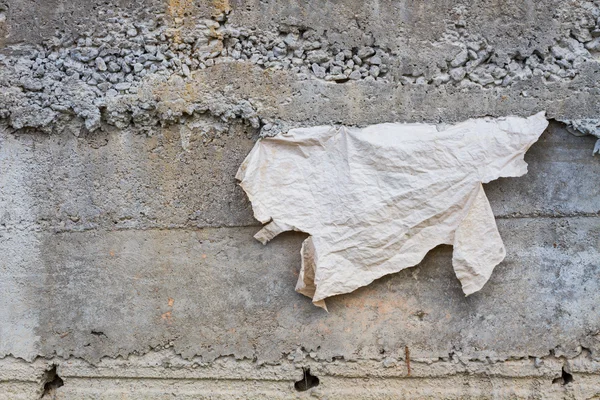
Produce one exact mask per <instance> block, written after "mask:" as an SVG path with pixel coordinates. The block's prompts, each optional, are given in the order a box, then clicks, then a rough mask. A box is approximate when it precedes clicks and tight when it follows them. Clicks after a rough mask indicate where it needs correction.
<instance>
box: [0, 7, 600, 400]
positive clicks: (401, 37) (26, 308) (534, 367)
mask: <svg viewBox="0 0 600 400" xmlns="http://www.w3.org/2000/svg"><path fill="white" fill-rule="evenodd" d="M599 16H600V7H599V6H597V5H595V3H594V2H586V1H575V2H563V1H550V0H544V1H537V2H534V1H525V2H520V1H519V2H517V1H508V0H507V1H484V0H479V1H471V2H460V1H443V0H436V1H434V2H420V1H419V2H417V1H415V2H413V1H396V2H391V1H366V2H363V1H350V0H348V1H344V2H342V1H326V2H322V1H319V2H317V1H297V2H295V1H276V0H269V1H258V0H257V1H242V0H236V1H229V2H228V1H226V0H215V1H212V2H210V1H192V0H170V1H166V0H161V1H158V0H156V1H152V0H144V1H137V2H127V1H102V2H92V1H83V0H80V1H69V2H66V1H59V0H52V1H44V2H41V1H38V2H31V1H24V0H8V1H6V0H4V1H2V0H0V254H1V255H2V257H0V288H1V289H0V304H2V306H1V307H0V398H6V399H15V398H23V399H36V398H40V397H42V396H43V397H44V398H51V397H52V396H54V397H56V398H64V399H82V398H90V399H112V398H143V399H146V398H156V399H159V398H160V399H163V398H172V397H173V396H177V397H178V398H190V399H191V398H194V399H195V398H205V397H206V398H209V397H210V398H266V399H271V398H295V397H301V398H308V397H310V396H315V397H318V398H344V399H346V398H402V397H409V398H415V397H418V398H426V397H430V398H440V397H445V398H469V397H472V398H526V397H527V398H530V397H534V398H592V397H594V396H600V311H599V310H598V304H600V294H599V293H600V279H599V278H600V261H599V260H600V185H598V176H600V158H599V157H598V156H596V157H593V156H592V148H593V146H594V141H595V139H594V138H592V137H575V136H573V135H571V134H569V133H568V132H567V131H566V130H565V128H564V125H562V124H560V123H558V122H552V123H551V125H550V127H549V128H548V130H547V131H546V132H545V133H544V134H543V135H542V137H541V139H540V140H539V142H538V143H536V144H535V145H534V146H533V147H532V148H531V149H530V151H529V152H528V154H527V155H526V161H527V162H528V163H529V173H528V174H527V175H525V176H523V177H521V178H511V179H501V180H498V181H495V182H493V183H490V184H488V185H486V188H485V189H486V192H487V194H488V197H489V199H490V202H491V205H492V208H493V210H494V213H495V215H496V217H497V221H498V227H499V230H500V233H501V235H502V237H503V239H504V242H505V245H506V249H507V257H506V260H505V261H504V262H503V263H502V264H500V265H499V266H498V267H497V268H496V270H495V271H494V274H493V275H492V278H491V280H490V282H489V283H488V284H487V285H486V286H485V287H484V289H483V290H482V291H480V292H478V293H476V294H474V295H472V296H469V297H468V298H465V297H464V296H463V294H462V292H461V289H460V284H459V282H458V280H457V279H456V278H455V277H454V273H453V271H452V266H451V250H452V249H451V247H444V246H442V247H439V248H436V249H435V250H433V251H432V252H430V254H429V255H428V256H427V258H426V259H425V260H424V261H423V263H422V264H421V265H419V266H418V267H415V268H412V269H409V270H405V271H403V272H401V273H398V274H394V275H391V276H388V277H385V278H383V279H380V280H378V281H376V282H375V283H373V284H371V285H369V286H368V287H365V288H362V289H360V290H358V291H356V292H354V293H351V294H349V295H344V296H338V297H336V298H334V299H332V300H331V301H328V307H329V313H326V312H324V311H323V310H321V309H318V308H316V307H314V306H313V305H312V304H311V303H310V300H309V299H308V298H305V297H303V296H301V295H299V294H297V293H295V292H294V291H293V287H294V284H295V281H296V279H297V274H298V269H299V262H300V255H299V250H300V244H301V242H302V240H303V239H304V238H305V235H303V234H299V233H296V234H292V233H290V234H285V235H282V236H281V237H279V238H277V239H275V240H274V241H272V242H271V243H269V244H268V245H267V246H262V245H261V244H259V243H258V242H257V241H255V240H254V239H253V238H252V235H253V234H254V233H255V232H256V231H257V230H258V229H259V224H258V223H257V222H256V221H255V220H254V219H253V217H252V210H251V207H250V204H249V203H248V201H247V199H246V197H245V195H244V193H243V192H242V190H241V189H240V188H239V187H238V186H237V184H236V181H235V179H234V175H235V172H236V170H237V168H238V166H239V165H240V163H241V162H242V160H243V158H244V157H245V156H246V154H247V153H248V152H249V150H250V149H251V148H252V146H253V144H254V142H255V140H256V139H257V138H258V137H259V135H261V134H263V135H265V134H273V133H276V132H278V131H280V130H282V129H286V128H288V127H291V126H309V125H316V124H324V123H343V124H349V125H365V124H369V123H375V122H387V121H408V122H420V121H427V122H454V121H459V120H462V119H466V118H470V117H482V116H488V115H489V116H502V115H509V114H515V115H523V116H525V115H530V114H532V113H534V112H537V111H541V110H546V111H547V115H548V117H549V118H554V119H581V118H598V112H597V110H598V107H597V105H598V99H599V98H600V96H599V94H598V93H600V92H599V88H598V84H597V82H598V78H599V77H600V63H599V62H598V60H597V56H598V51H600V41H599V42H598V43H597V41H596V39H595V38H596V37H598V36H600V26H599V25H598V24H597V23H596V21H597V18H598V17H599ZM596 46H597V47H596ZM307 368H310V373H311V374H312V375H313V376H316V377H318V379H319V385H318V386H316V387H314V388H312V389H310V390H308V391H305V392H299V391H297V390H296V388H295V385H294V383H295V382H297V381H302V378H303V376H304V374H305V373H304V371H305V370H307ZM307 380H308V378H307ZM59 382H62V386H60V384H59ZM59 386H60V387H59ZM300 386H301V385H300Z"/></svg>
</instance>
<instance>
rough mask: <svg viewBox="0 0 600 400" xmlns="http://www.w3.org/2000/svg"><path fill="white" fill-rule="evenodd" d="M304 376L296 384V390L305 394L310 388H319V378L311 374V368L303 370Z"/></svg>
mask: <svg viewBox="0 0 600 400" xmlns="http://www.w3.org/2000/svg"><path fill="white" fill-rule="evenodd" d="M302 371H303V372H304V376H303V377H302V379H301V380H299V381H298V382H296V383H294V388H296V390H297V391H299V392H304V391H306V390H308V389H310V388H314V387H317V386H319V378H317V377H316V376H314V375H311V374H310V368H302Z"/></svg>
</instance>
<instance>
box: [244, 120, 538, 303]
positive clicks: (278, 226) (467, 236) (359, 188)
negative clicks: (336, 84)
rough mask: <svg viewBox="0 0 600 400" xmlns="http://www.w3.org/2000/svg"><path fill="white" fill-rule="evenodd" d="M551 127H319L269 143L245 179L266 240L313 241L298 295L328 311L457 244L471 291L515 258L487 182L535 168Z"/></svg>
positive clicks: (258, 150) (305, 250)
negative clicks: (343, 297) (533, 155)
mask: <svg viewBox="0 0 600 400" xmlns="http://www.w3.org/2000/svg"><path fill="white" fill-rule="evenodd" d="M547 125H548V122H547V121H546V118H545V117H544V113H539V114H536V115H534V116H531V117H529V118H518V117H507V118H501V119H489V118H486V119H472V120H468V121H466V122H463V123H460V124H456V125H453V126H445V127H443V128H442V127H436V126H435V125H428V124H380V125H372V126H369V127H366V128H362V129H359V128H349V127H332V126H318V127H312V128H303V129H292V130H290V131H289V132H287V133H283V134H278V135H276V136H274V137H270V138H264V139H261V140H259V141H258V142H257V143H256V145H255V146H254V148H253V149H252V151H251V152H250V154H249V155H248V156H247V157H246V159H245V160H244V162H243V164H242V165H241V167H240V169H239V171H238V173H237V175H236V178H237V179H238V180H240V181H241V182H240V185H241V186H242V188H243V189H244V190H245V191H246V193H247V195H248V197H249V199H250V201H251V202H252V208H253V210H254V216H255V217H256V219H258V220H259V221H260V222H262V223H268V224H267V225H266V226H265V227H264V228H263V229H262V230H261V231H260V232H258V233H257V234H256V236H255V238H256V239H258V240H259V241H261V242H262V243H263V244H265V243H266V242H268V241H269V240H270V239H272V238H274V237H275V236H277V235H278V234H279V233H281V232H284V231H289V230H296V231H302V232H306V233H308V234H309V235H310V236H309V237H308V238H307V239H306V240H305V241H304V243H303V245H302V250H301V253H302V265H301V270H300V276H299V279H298V284H297V286H296V290H297V291H298V292H300V293H302V294H304V295H306V296H309V297H311V298H312V300H313V303H315V304H316V305H318V306H321V307H325V303H324V301H323V300H324V299H326V298H328V297H330V296H334V295H338V294H342V293H349V292H352V291H353V290H355V289H357V288H359V287H361V286H365V285H367V284H369V283H370V282H372V281H373V280H375V279H377V278H380V277H382V276H384V275H387V274H391V273H394V272H398V271H400V270H403V269H405V268H408V267H412V266H415V265H417V264H418V263H419V262H421V260H422V259H423V257H425V255H426V254H427V252H428V251H429V250H430V249H432V248H434V247H436V246H438V245H440V244H451V245H454V253H453V259H452V263H453V265H454V270H455V272H456V276H457V277H458V279H459V280H460V282H461V284H462V288H463V291H464V293H465V294H466V295H469V294H471V293H473V292H476V291H477V290H479V289H481V288H482V287H483V285H484V284H485V283H486V282H487V280H488V279H489V277H490V275H491V273H492V270H493V269H494V267H495V266H496V265H498V264H499V263H500V262H501V261H502V260H503V259H504V255H505V251H504V245H503V243H502V239H501V238H500V234H499V233H498V229H497V228H496V221H495V219H494V215H493V214H492V210H491V208H490V205H489V203H488V200H487V198H486V196H485V193H484V191H483V187H482V183H486V182H490V181H492V180H494V179H497V178H499V177H516V176H521V175H523V174H525V173H526V172H527V164H526V163H525V161H524V160H523V156H524V154H525V152H526V151H527V149H529V147H530V146H531V145H532V144H533V143H535V141H536V140H537V139H538V138H539V136H540V135H541V134H542V132H543V131H544V130H545V129H546V127H547Z"/></svg>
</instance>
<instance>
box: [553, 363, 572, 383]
mask: <svg viewBox="0 0 600 400" xmlns="http://www.w3.org/2000/svg"><path fill="white" fill-rule="evenodd" d="M571 382H573V375H571V374H570V373H568V372H567V371H565V367H563V369H562V373H561V376H560V378H554V379H553V380H552V383H560V384H563V385H568V384H569V383H571Z"/></svg>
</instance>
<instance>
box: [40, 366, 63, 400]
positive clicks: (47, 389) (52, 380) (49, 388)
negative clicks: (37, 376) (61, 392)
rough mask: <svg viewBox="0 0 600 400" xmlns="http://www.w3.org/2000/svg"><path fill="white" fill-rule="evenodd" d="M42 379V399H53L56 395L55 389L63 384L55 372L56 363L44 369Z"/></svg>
mask: <svg viewBox="0 0 600 400" xmlns="http://www.w3.org/2000/svg"><path fill="white" fill-rule="evenodd" d="M44 381H45V382H46V383H45V384H44V393H42V398H43V399H53V398H55V396H56V389H58V388H59V387H61V386H63V385H64V384H65V383H64V382H63V380H62V379H61V378H60V376H58V374H57V373H56V365H53V366H52V369H50V370H49V371H46V376H45V379H44Z"/></svg>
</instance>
